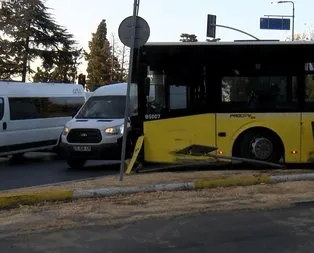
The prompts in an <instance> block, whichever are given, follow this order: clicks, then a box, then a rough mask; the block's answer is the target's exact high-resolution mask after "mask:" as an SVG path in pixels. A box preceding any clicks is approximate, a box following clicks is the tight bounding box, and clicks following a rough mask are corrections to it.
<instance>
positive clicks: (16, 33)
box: [0, 0, 80, 82]
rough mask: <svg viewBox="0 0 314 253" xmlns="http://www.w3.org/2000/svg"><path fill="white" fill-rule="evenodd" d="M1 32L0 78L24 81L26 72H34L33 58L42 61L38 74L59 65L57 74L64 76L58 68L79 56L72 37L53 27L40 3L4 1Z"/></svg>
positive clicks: (42, 3)
mask: <svg viewBox="0 0 314 253" xmlns="http://www.w3.org/2000/svg"><path fill="white" fill-rule="evenodd" d="M0 30H1V31H2V34H1V35H0V38H1V39H0V49H3V51H2V50H1V58H2V60H1V61H0V64H1V65H0V77H1V78H8V79H10V78H12V77H14V76H22V81H23V82H25V80H26V74H27V71H29V72H30V73H31V72H33V71H32V69H31V68H30V63H31V62H32V61H34V60H35V59H36V58H40V59H41V60H42V62H43V69H41V71H39V73H40V74H42V72H43V73H46V72H49V71H51V70H52V69H54V66H57V65H58V66H59V70H58V71H59V72H60V75H63V76H65V70H64V69H63V70H62V71H61V70H60V69H61V65H63V66H64V65H66V66H68V65H71V63H72V60H73V57H74V58H75V60H74V61H76V59H77V55H79V53H80V50H77V49H76V48H74V44H75V41H74V40H73V35H71V34H69V33H68V32H67V30H66V29H65V28H63V27H61V26H60V25H58V24H56V22H55V21H54V20H53V18H52V17H51V15H50V14H49V13H48V8H47V7H46V6H45V4H44V2H43V1H42V0H19V1H5V2H4V3H3V4H2V8H1V9H0ZM2 55H5V56H6V58H5V59H4V58H3V57H2ZM60 64H61V65H60ZM71 68H72V67H69V69H71ZM48 70H49V71H48ZM69 71H70V70H69ZM70 75H72V74H70ZM37 76H38V75H37Z"/></svg>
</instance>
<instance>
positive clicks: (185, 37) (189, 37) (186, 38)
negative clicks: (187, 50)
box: [180, 33, 198, 42]
mask: <svg viewBox="0 0 314 253" xmlns="http://www.w3.org/2000/svg"><path fill="white" fill-rule="evenodd" d="M180 38H181V39H180V41H182V42H197V41H198V40H197V36H196V35H195V34H188V33H182V34H181V35H180Z"/></svg>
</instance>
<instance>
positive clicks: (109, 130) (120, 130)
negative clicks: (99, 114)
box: [105, 125, 124, 135]
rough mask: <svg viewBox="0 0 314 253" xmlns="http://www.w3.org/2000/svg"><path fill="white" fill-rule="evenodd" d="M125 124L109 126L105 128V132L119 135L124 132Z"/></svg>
mask: <svg viewBox="0 0 314 253" xmlns="http://www.w3.org/2000/svg"><path fill="white" fill-rule="evenodd" d="M123 131H124V125H120V126H115V127H108V128H106V129H105V134H107V135H118V134H123Z"/></svg>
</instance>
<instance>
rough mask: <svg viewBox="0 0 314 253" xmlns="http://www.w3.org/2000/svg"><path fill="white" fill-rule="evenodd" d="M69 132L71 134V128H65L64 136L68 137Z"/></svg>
mask: <svg viewBox="0 0 314 253" xmlns="http://www.w3.org/2000/svg"><path fill="white" fill-rule="evenodd" d="M69 132H70V128H68V127H65V128H64V129H63V132H62V134H63V135H67V134H68V133H69Z"/></svg>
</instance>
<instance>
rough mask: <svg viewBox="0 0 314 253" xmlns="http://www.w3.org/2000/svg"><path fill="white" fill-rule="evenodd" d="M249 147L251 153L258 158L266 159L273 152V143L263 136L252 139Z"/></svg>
mask: <svg viewBox="0 0 314 253" xmlns="http://www.w3.org/2000/svg"><path fill="white" fill-rule="evenodd" d="M251 147H252V153H253V155H254V156H255V158H256V159H259V160H267V158H269V157H270V156H271V154H272V153H273V143H272V142H271V141H270V140H269V139H266V138H263V137H261V138H256V139H255V140H253V141H252V144H251Z"/></svg>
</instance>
